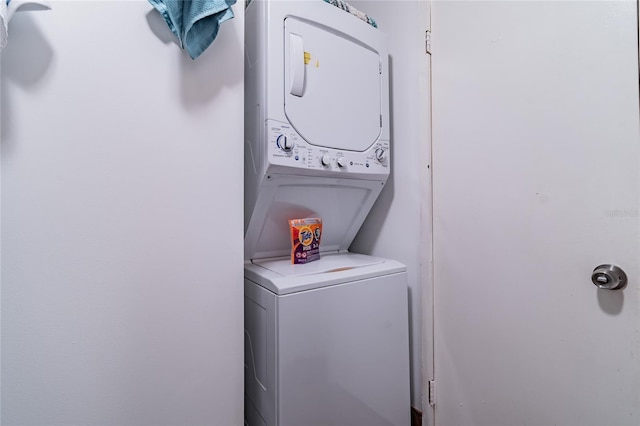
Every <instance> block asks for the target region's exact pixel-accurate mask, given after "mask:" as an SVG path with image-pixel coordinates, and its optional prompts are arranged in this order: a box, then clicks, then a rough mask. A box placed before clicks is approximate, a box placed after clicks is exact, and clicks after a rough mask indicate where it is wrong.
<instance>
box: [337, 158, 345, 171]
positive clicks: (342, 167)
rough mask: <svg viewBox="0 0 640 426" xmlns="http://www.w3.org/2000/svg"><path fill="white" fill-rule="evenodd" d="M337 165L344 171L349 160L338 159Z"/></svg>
mask: <svg viewBox="0 0 640 426" xmlns="http://www.w3.org/2000/svg"><path fill="white" fill-rule="evenodd" d="M336 163H337V164H338V167H340V168H341V169H344V168H345V167H347V160H345V158H344V157H338V159H337V160H336Z"/></svg>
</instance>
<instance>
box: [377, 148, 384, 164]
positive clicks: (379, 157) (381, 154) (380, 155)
mask: <svg viewBox="0 0 640 426" xmlns="http://www.w3.org/2000/svg"><path fill="white" fill-rule="evenodd" d="M386 156H387V153H386V151H385V150H384V149H382V148H378V149H376V160H378V161H379V162H383V161H384V159H385V158H386Z"/></svg>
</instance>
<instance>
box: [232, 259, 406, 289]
mask: <svg viewBox="0 0 640 426" xmlns="http://www.w3.org/2000/svg"><path fill="white" fill-rule="evenodd" d="M406 269H407V268H406V266H404V265H403V264H401V263H400V262H397V261H395V260H389V259H384V258H380V257H374V256H367V255H364V254H356V253H349V252H343V253H337V252H336V253H324V254H321V255H320V259H319V260H316V261H314V262H309V263H306V264H303V265H292V264H291V259H290V258H289V257H286V258H278V259H262V260H256V261H253V263H246V264H245V269H244V272H245V277H246V278H248V279H249V280H251V281H253V282H255V283H256V284H259V285H261V286H262V287H265V288H266V289H268V290H270V291H272V292H274V293H276V294H279V295H284V294H291V293H296V292H299V291H305V290H312V289H316V288H323V287H329V286H332V285H337V284H344V283H348V282H353V281H359V280H364V279H368V278H374V277H378V276H382V275H389V274H395V273H400V272H405V271H406Z"/></svg>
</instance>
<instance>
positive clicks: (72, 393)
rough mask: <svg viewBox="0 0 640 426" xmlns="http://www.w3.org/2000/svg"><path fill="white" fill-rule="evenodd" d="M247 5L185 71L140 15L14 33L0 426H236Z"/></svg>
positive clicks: (28, 21) (44, 21) (6, 84)
mask: <svg viewBox="0 0 640 426" xmlns="http://www.w3.org/2000/svg"><path fill="white" fill-rule="evenodd" d="M242 7H243V4H242V2H239V4H238V5H236V6H234V10H235V11H236V18H235V19H233V20H231V21H229V22H227V23H224V24H223V25H222V27H221V31H220V34H219V36H218V38H217V40H216V41H215V42H214V44H213V46H212V47H211V48H210V49H209V50H208V51H206V52H205V53H204V55H203V56H201V57H200V58H199V59H198V60H197V61H192V60H190V59H189V58H188V56H187V55H186V54H184V53H183V52H182V51H180V49H179V48H178V46H177V45H176V44H175V42H174V41H173V36H172V35H171V33H170V32H169V30H168V28H167V26H166V25H165V23H164V21H162V19H161V18H160V16H159V15H158V14H157V12H155V11H153V9H152V7H151V6H150V5H149V4H148V3H147V2H146V1H110V2H96V1H92V2H84V1H75V2H66V1H65V2H54V3H53V10H52V11H47V12H22V13H19V14H17V15H16V17H15V18H14V20H13V21H12V22H11V25H10V34H9V37H10V41H9V45H8V46H7V48H5V49H4V51H3V52H2V212H1V213H2V230H3V232H2V256H3V257H2V311H1V312H2V422H3V424H49V425H53V424H59V425H69V424H87V425H90V424H118V425H133V424H135V425H144V424H148V425H161V424H167V425H169V424H172V425H175V424H209V425H238V424H241V423H242V418H243V384H242V377H243V370H242V362H243V361H242V360H243V338H242V337H243V336H242V328H243V327H242V321H243V319H242V297H243V296H242V292H243V287H242V262H243V256H242V241H243V225H242V217H243V213H242V208H243V207H242V191H243V183H242V179H243V177H242V176H243V172H242V170H243V160H242V157H243V154H242V149H243V130H242V129H243V37H244V36H243V27H244V19H243V13H242Z"/></svg>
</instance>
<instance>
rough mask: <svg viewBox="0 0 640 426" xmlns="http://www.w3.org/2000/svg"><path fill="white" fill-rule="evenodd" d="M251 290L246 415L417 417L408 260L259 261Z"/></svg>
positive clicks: (368, 421)
mask: <svg viewBox="0 0 640 426" xmlns="http://www.w3.org/2000/svg"><path fill="white" fill-rule="evenodd" d="M302 267H304V268H302ZM244 290H245V299H244V300H245V302H244V309H245V422H246V424H248V425H249V426H265V425H269V426H272V425H282V426H285V425H286V426H347V425H349V426H357V425H361V426H382V425H385V426H386V425H389V426H392V425H393V426H399V425H403V426H408V425H409V424H410V395H409V331H408V312H407V305H408V303H407V277H406V268H405V266H404V265H402V264H400V263H398V262H395V261H392V260H386V259H379V258H375V257H372V256H364V255H360V254H353V253H345V254H341V255H338V254H330V255H324V256H323V257H322V258H321V259H320V260H319V261H316V262H312V263H309V264H306V265H295V266H294V265H291V263H290V262H287V260H265V261H257V262H255V263H253V264H249V265H247V266H246V268H245V284H244Z"/></svg>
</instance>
